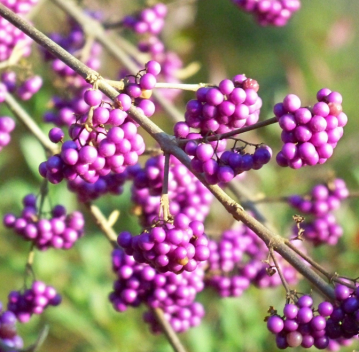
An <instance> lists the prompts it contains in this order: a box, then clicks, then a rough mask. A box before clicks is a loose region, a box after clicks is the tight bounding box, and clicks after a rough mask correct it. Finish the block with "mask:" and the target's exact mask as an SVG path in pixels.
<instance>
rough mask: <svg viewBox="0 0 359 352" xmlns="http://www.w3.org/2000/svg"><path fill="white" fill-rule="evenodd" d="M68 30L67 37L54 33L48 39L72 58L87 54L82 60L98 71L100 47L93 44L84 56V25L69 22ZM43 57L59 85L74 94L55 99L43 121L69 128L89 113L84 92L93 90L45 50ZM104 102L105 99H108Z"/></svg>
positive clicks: (69, 68)
mask: <svg viewBox="0 0 359 352" xmlns="http://www.w3.org/2000/svg"><path fill="white" fill-rule="evenodd" d="M68 27H69V28H70V31H69V34H67V35H66V36H64V35H62V34H60V33H51V34H50V35H49V37H50V38H51V39H52V40H53V41H54V42H56V43H57V44H59V45H60V46H61V47H62V48H64V49H65V50H67V51H68V52H69V53H71V54H72V55H75V56H77V57H79V56H81V53H83V54H84V55H86V54H88V57H81V60H82V61H84V63H85V64H86V65H87V66H88V67H89V68H91V69H93V70H95V71H98V70H99V68H100V66H101V61H100V58H99V56H100V54H101V52H102V47H101V45H100V44H99V43H97V42H93V44H92V46H91V48H90V50H89V52H88V53H85V48H84V47H85V43H86V37H85V34H84V32H83V30H82V28H81V26H79V25H78V24H77V23H75V22H74V21H71V20H69V21H68ZM43 56H44V59H45V60H46V61H49V62H51V68H52V70H53V71H54V72H55V74H56V76H57V77H58V78H57V79H58V80H59V85H60V86H64V87H63V88H65V89H66V90H67V92H69V91H70V92H71V94H67V96H65V97H61V96H58V95H56V96H54V97H53V98H52V101H51V105H52V107H53V110H50V111H47V112H46V113H45V114H44V116H43V119H44V121H45V122H48V123H53V124H55V125H56V126H58V127H62V126H70V125H71V124H73V123H75V122H76V115H82V114H85V113H87V111H88V108H89V107H88V105H87V104H86V102H85V100H84V93H85V91H86V90H87V89H89V88H91V85H90V84H88V83H87V82H86V80H85V79H84V78H82V77H81V76H80V75H78V74H77V73H76V72H75V71H74V70H73V69H72V68H71V67H69V66H67V65H66V64H65V63H64V62H62V61H61V60H59V59H57V58H55V57H54V56H52V55H51V54H50V53H49V52H48V51H46V50H44V51H43ZM102 99H103V100H104V99H105V96H103V98H102Z"/></svg>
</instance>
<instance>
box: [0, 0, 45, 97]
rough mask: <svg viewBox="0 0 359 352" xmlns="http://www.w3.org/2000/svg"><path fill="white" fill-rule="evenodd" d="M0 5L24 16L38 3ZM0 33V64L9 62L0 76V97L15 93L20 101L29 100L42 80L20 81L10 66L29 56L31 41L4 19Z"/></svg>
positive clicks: (27, 0) (6, 1)
mask: <svg viewBox="0 0 359 352" xmlns="http://www.w3.org/2000/svg"><path fill="white" fill-rule="evenodd" d="M0 3H1V4H3V5H5V6H6V7H8V8H9V9H10V10H12V11H13V12H15V13H16V14H18V15H20V16H25V15H26V14H28V13H29V11H30V10H31V9H32V8H33V7H34V6H35V5H36V4H37V3H38V0H24V1H11V0H0ZM0 32H1V43H0V62H5V61H6V60H9V67H8V68H7V69H6V70H5V71H4V72H3V73H2V74H1V79H0V82H1V84H0V91H1V94H0V95H3V94H2V93H4V92H10V93H16V94H17V96H18V97H19V98H20V99H21V100H29V99H30V98H31V97H32V96H33V95H34V94H35V93H37V92H38V90H39V89H40V88H41V86H42V78H41V77H40V76H31V77H27V78H26V79H25V80H21V81H20V80H19V79H18V77H17V74H16V72H15V71H13V70H12V68H11V66H12V65H15V64H16V63H17V62H18V60H19V59H20V58H23V57H28V56H29V55H30V54H31V44H32V39H30V37H28V36H27V35H26V34H25V33H24V32H22V31H21V30H20V29H18V28H16V27H15V26H14V25H12V24H11V23H10V22H9V21H7V20H6V19H5V18H1V19H0ZM0 100H1V99H0Z"/></svg>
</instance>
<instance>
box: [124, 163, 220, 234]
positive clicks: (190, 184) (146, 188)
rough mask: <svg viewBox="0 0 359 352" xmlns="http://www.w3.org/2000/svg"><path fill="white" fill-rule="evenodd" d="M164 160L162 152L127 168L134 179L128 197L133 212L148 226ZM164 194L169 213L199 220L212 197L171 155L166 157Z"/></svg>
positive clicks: (154, 210)
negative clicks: (168, 205) (166, 173)
mask: <svg viewBox="0 0 359 352" xmlns="http://www.w3.org/2000/svg"><path fill="white" fill-rule="evenodd" d="M164 160H165V157H164V156H156V157H151V158H149V159H148V160H147V161H146V164H145V166H144V168H140V167H139V166H134V167H130V168H129V170H128V171H129V174H130V177H132V178H133V180H134V181H133V186H132V189H131V192H132V201H133V202H134V203H135V204H136V210H137V211H136V213H137V215H140V216H141V224H142V225H143V226H144V227H147V226H151V224H152V222H153V220H154V219H155V218H157V217H158V214H159V210H160V197H161V192H162V184H163V169H164ZM168 197H169V200H170V213H171V214H172V215H173V216H175V217H176V216H177V215H178V214H179V213H182V214H185V215H186V216H187V217H188V218H189V219H190V221H193V220H198V221H201V222H203V221H204V219H205V218H206V216H207V215H208V213H209V208H210V205H211V203H212V200H213V195H212V194H211V193H210V191H209V190H208V189H207V188H206V187H205V186H204V185H203V184H202V183H201V182H200V181H199V180H198V179H197V178H196V177H195V176H194V175H193V174H192V173H191V172H190V171H189V170H188V169H187V168H186V167H185V166H184V165H183V164H181V162H180V161H179V160H178V159H176V158H175V157H173V156H171V157H170V168H169V174H168Z"/></svg>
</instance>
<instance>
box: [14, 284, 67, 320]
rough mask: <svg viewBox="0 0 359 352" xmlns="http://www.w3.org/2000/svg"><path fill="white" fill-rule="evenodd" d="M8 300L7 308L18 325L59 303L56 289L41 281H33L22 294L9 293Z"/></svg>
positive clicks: (16, 292) (59, 298) (17, 292)
mask: <svg viewBox="0 0 359 352" xmlns="http://www.w3.org/2000/svg"><path fill="white" fill-rule="evenodd" d="M8 298H9V303H8V307H7V308H8V310H9V311H11V312H13V313H14V314H15V315H16V317H17V319H18V320H19V322H20V323H26V322H27V321H29V320H30V318H31V316H32V315H33V314H41V313H42V312H43V311H44V309H45V308H47V307H48V306H58V305H59V304H60V303H61V296H60V295H59V294H58V293H57V292H56V289H55V288H54V287H52V286H47V285H46V284H45V283H44V282H42V281H34V282H33V283H32V285H31V288H30V289H27V290H25V291H24V293H21V292H20V291H11V292H10V293H9V297H8Z"/></svg>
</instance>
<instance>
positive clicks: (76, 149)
mask: <svg viewBox="0 0 359 352" xmlns="http://www.w3.org/2000/svg"><path fill="white" fill-rule="evenodd" d="M84 99H85V102H86V103H87V104H88V105H89V106H90V107H91V108H90V110H89V112H88V114H85V115H83V116H81V117H80V118H79V120H78V122H77V123H75V124H72V125H71V126H70V128H69V135H70V137H71V138H72V140H69V141H66V142H64V143H63V144H62V146H61V153H60V154H56V155H53V156H51V157H50V158H49V159H48V160H47V161H45V162H43V163H41V164H40V166H39V172H40V174H41V176H42V177H44V178H47V179H48V180H49V181H50V182H51V183H54V184H56V183H59V182H61V181H62V180H63V179H64V178H65V179H67V180H74V179H75V178H76V177H78V176H80V177H81V178H82V179H84V180H85V181H87V182H90V183H95V182H96V181H97V180H98V179H99V177H100V176H105V175H108V174H109V173H110V172H111V171H113V172H115V173H122V172H123V171H124V170H125V169H126V166H128V165H135V164H136V163H137V161H138V156H139V155H141V154H142V153H143V152H144V150H145V144H144V141H143V138H142V137H141V136H140V135H139V134H138V133H137V126H136V125H135V124H134V123H133V122H131V121H130V118H129V117H128V115H127V113H126V112H125V111H127V110H128V109H129V108H130V107H131V104H132V101H131V98H130V97H129V96H128V95H127V94H124V93H121V94H120V95H119V96H118V97H117V103H118V105H119V106H120V107H121V109H111V110H110V109H107V108H105V107H103V106H100V104H101V102H102V93H101V92H100V91H99V90H92V89H91V90H87V91H86V92H85V94H84ZM105 124H106V125H110V127H109V129H108V130H107V129H106V128H105Z"/></svg>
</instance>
